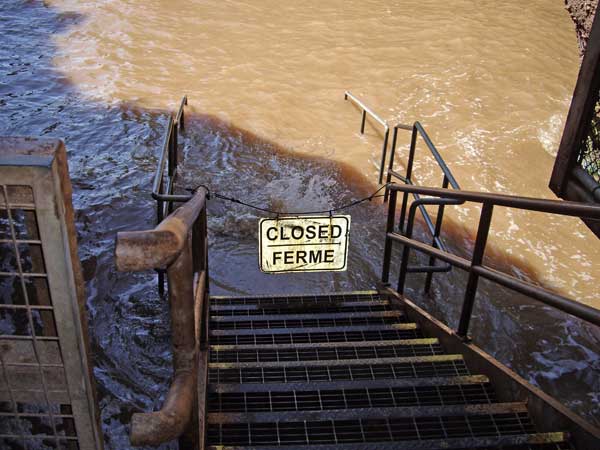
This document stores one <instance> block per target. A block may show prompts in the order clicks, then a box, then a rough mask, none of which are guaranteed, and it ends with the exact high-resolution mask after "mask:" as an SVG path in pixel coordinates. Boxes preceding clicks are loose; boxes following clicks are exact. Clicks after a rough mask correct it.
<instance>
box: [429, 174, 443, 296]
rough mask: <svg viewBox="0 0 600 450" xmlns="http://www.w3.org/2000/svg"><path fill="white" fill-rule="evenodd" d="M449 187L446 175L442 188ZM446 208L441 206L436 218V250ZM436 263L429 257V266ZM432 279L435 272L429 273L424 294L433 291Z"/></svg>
mask: <svg viewBox="0 0 600 450" xmlns="http://www.w3.org/2000/svg"><path fill="white" fill-rule="evenodd" d="M447 187H448V177H447V176H446V175H444V180H443V181H442V188H444V189H446V188H447ZM445 206H446V205H444V204H441V205H440V206H439V207H438V213H437V217H436V218H435V231H434V233H433V238H432V240H431V245H432V246H433V247H436V248H437V243H436V240H437V239H438V238H439V237H440V234H441V231H442V221H443V220H444V207H445ZM435 261H436V259H435V257H434V256H430V257H429V266H433V265H435ZM432 279H433V272H427V275H426V277H425V289H424V292H425V293H426V294H428V293H429V291H430V290H431V280H432Z"/></svg>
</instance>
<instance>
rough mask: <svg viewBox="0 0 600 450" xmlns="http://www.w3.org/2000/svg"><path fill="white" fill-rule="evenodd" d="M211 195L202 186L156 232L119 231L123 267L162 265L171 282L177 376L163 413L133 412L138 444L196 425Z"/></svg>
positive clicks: (133, 431)
mask: <svg viewBox="0 0 600 450" xmlns="http://www.w3.org/2000/svg"><path fill="white" fill-rule="evenodd" d="M207 198H208V192H207V191H206V189H204V188H199V189H198V190H197V191H196V192H195V193H194V194H193V195H192V196H191V199H190V200H189V201H187V202H186V203H185V204H183V205H182V206H181V207H179V208H178V209H176V210H175V211H174V212H173V213H171V214H170V215H169V216H167V217H166V218H165V219H163V220H162V221H161V222H160V223H159V224H158V225H157V226H156V228H154V229H153V230H148V231H133V232H121V233H118V234H117V243H116V251H115V256H116V263H117V268H118V270H120V271H143V270H150V269H162V270H165V271H166V273H167V279H168V285H169V303H170V309H171V328H172V343H173V368H174V375H173V380H172V383H171V387H170V388H169V392H168V394H167V397H166V399H165V402H164V404H163V407H162V409H161V410H160V411H157V412H152V413H139V414H134V415H133V417H132V421H131V436H130V437H131V443H132V444H133V445H136V446H138V445H158V444H160V443H163V442H168V441H171V440H173V439H177V438H180V437H182V436H183V435H184V433H186V429H188V427H191V428H193V427H194V426H197V424H194V423H193V421H192V414H193V412H194V410H195V403H196V401H197V380H198V375H199V374H198V363H199V353H200V352H201V351H202V350H203V349H205V347H206V344H207V341H208V339H207V336H208V322H207V320H206V314H207V308H208V241H207V221H206V219H207V218H206V203H207V202H206V200H207ZM201 375H202V374H201ZM190 434H192V435H193V434H194V433H193V432H190ZM185 448H188V447H185Z"/></svg>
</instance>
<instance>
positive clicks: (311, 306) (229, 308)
mask: <svg viewBox="0 0 600 450" xmlns="http://www.w3.org/2000/svg"><path fill="white" fill-rule="evenodd" d="M210 310H211V314H212V315H215V316H255V315H263V314H291V313H308V312H324V313H335V312H349V313H352V312H375V311H392V310H393V307H392V306H391V305H390V303H389V301H387V300H374V301H365V302H341V303H331V302H321V303H317V302H310V303H307V304H300V305H296V304H290V305H278V306H274V305H257V304H254V305H246V304H242V305H212V306H211V308H210Z"/></svg>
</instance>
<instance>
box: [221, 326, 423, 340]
mask: <svg viewBox="0 0 600 450" xmlns="http://www.w3.org/2000/svg"><path fill="white" fill-rule="evenodd" d="M422 336H423V334H422V333H421V330H419V329H418V327H417V326H416V325H415V324H399V325H396V326H384V327H377V326H372V327H351V328H350V327H346V328H344V329H343V330H340V329H339V328H335V327H334V328H328V329H324V328H321V329H313V330H307V329H296V330H277V331H273V332H272V333H268V332H266V333H265V332H263V333H252V332H251V333H239V332H235V331H234V332H231V331H217V332H212V331H211V339H210V342H211V343H213V344H217V345H265V344H277V345H278V344H318V343H324V342H329V343H333V342H339V343H342V342H360V341H375V340H392V339H417V338H421V337H422Z"/></svg>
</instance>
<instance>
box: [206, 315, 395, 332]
mask: <svg viewBox="0 0 600 450" xmlns="http://www.w3.org/2000/svg"><path fill="white" fill-rule="evenodd" d="M403 321H405V318H404V317H403V316H391V317H347V318H330V319H284V320H276V319H273V320H240V321H235V322H219V321H214V320H211V322H210V329H211V330H257V329H265V328H267V329H272V328H320V327H350V326H361V325H387V324H392V323H400V322H403Z"/></svg>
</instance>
